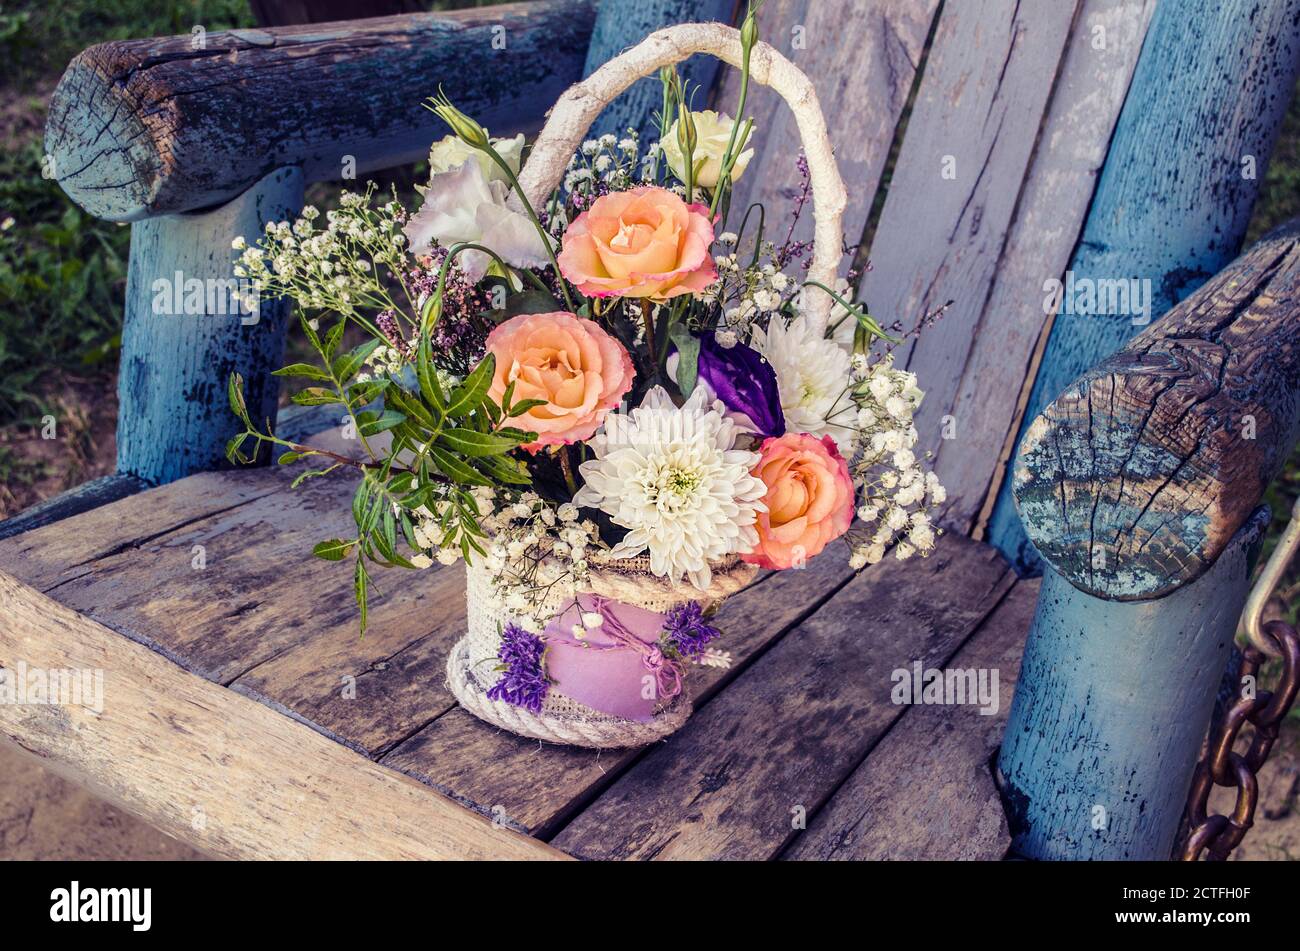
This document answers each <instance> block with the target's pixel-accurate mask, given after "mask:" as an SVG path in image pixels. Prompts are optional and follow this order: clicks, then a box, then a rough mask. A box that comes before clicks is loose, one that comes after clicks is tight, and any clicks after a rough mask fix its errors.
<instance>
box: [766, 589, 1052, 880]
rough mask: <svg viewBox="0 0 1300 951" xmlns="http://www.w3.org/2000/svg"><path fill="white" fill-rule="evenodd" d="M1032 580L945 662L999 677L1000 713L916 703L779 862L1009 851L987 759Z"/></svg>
mask: <svg viewBox="0 0 1300 951" xmlns="http://www.w3.org/2000/svg"><path fill="white" fill-rule="evenodd" d="M1039 586H1040V582H1039V581H1037V580H1032V581H1022V582H1020V583H1018V584H1017V585H1016V586H1015V587H1014V588H1012V589H1011V591H1010V592H1008V594H1007V596H1006V597H1005V598H1004V599H1003V601H1002V603H1001V604H999V605H998V607H997V609H996V610H995V611H994V612H993V613H992V614H991V615H990V616H989V617H988V619H987V620H985V622H984V623H983V624H982V625H981V626H980V628H979V630H977V631H976V632H975V633H974V634H972V635H971V637H970V640H969V641H967V642H966V643H965V644H964V645H962V648H961V650H960V651H958V652H957V654H956V655H955V656H954V657H953V658H952V659H951V660H950V661H949V662H948V664H947V667H948V668H949V669H953V668H957V669H960V670H963V671H965V670H975V671H977V672H978V671H980V670H985V671H994V670H995V671H997V673H998V688H999V692H998V707H997V710H996V712H994V713H991V714H988V715H985V714H984V713H982V712H981V709H980V707H979V706H978V705H974V704H969V703H968V704H966V705H961V706H937V705H936V706H918V707H916V708H915V709H911V710H908V711H907V713H906V714H904V716H903V718H902V719H901V720H899V721H898V723H896V724H895V725H894V726H893V728H892V729H891V730H890V731H889V732H888V733H886V734H885V736H884V738H883V739H881V741H880V742H879V743H878V744H877V745H876V747H875V749H873V750H872V751H871V754H870V755H869V756H868V757H867V759H866V760H865V761H864V762H863V763H862V765H860V766H859V767H858V768H857V769H856V770H854V771H853V774H852V775H851V776H850V777H849V778H848V779H847V780H845V782H844V785H843V786H841V787H840V788H839V789H838V790H836V792H835V795H834V796H833V797H832V799H831V801H830V802H829V803H827V804H826V806H825V807H824V808H823V809H822V810H821V811H820V812H819V813H817V815H816V817H815V818H814V819H813V820H812V821H811V822H810V823H809V824H808V830H807V831H806V832H801V833H799V834H798V836H797V838H795V840H794V841H793V842H792V843H791V845H790V847H789V848H788V849H787V850H786V851H785V852H784V853H782V855H781V857H782V858H783V859H799V860H818V861H827V860H835V861H844V860H852V861H860V860H877V859H897V860H909V859H916V860H930V861H935V860H966V861H996V860H998V859H1001V858H1002V857H1003V856H1004V855H1006V852H1007V849H1008V848H1009V847H1010V845H1011V834H1010V832H1009V831H1008V829H1007V821H1006V816H1005V814H1004V812H1003V808H1002V799H1001V797H1000V796H999V795H998V791H997V787H996V786H995V785H994V781H993V771H992V766H991V762H992V758H993V754H994V753H995V752H997V749H998V746H999V744H1001V742H1002V731H1003V729H1004V728H1005V726H1006V723H1007V714H1008V713H1009V712H1010V710H1011V696H1012V693H1013V691H1014V690H1015V686H1016V675H1017V673H1018V672H1019V670H1020V655H1021V653H1022V652H1023V651H1024V648H1025V636H1026V634H1027V633H1028V631H1029V623H1030V621H1031V620H1032V619H1033V616H1034V604H1035V602H1036V601H1037V599H1038V589H1039Z"/></svg>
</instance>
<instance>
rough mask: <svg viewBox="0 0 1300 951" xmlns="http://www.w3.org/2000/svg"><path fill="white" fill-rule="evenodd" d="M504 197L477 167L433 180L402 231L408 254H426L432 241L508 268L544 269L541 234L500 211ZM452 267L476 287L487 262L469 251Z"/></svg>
mask: <svg viewBox="0 0 1300 951" xmlns="http://www.w3.org/2000/svg"><path fill="white" fill-rule="evenodd" d="M507 193H508V188H507V186H506V184H505V183H504V182H499V181H491V182H490V181H488V180H487V179H486V178H484V177H483V169H482V168H481V167H480V166H479V164H478V163H477V162H472V161H466V162H465V163H464V164H462V165H460V166H459V167H458V168H456V169H454V170H452V171H450V172H443V173H442V174H440V175H435V176H433V178H432V179H431V180H430V181H429V187H428V189H427V190H426V191H425V193H424V205H423V207H421V208H420V210H419V212H418V213H417V214H415V215H413V216H412V217H411V220H410V221H408V222H407V223H406V227H405V228H403V229H402V231H403V233H404V234H405V235H406V237H407V240H409V241H410V242H411V251H412V253H414V254H421V253H423V252H425V251H428V250H429V248H430V246H431V245H432V243H433V242H434V241H437V242H438V243H439V244H441V245H443V246H444V247H451V246H452V245H454V244H459V243H461V242H471V243H473V244H481V245H483V246H484V247H486V248H491V249H492V250H493V251H495V252H496V253H497V254H498V255H500V256H501V259H502V260H503V261H505V262H506V263H507V264H509V265H512V266H513V267H528V268H541V267H545V266H546V265H547V264H549V263H550V257H549V256H548V254H547V251H546V246H545V245H544V244H543V243H542V236H541V234H540V233H539V232H538V230H537V228H536V227H534V225H533V223H532V221H530V220H529V218H528V217H527V216H526V215H523V214H521V213H519V212H517V211H514V210H512V209H510V208H508V207H506V195H507ZM548 240H552V239H548ZM456 262H457V263H458V264H459V265H460V266H461V268H462V270H464V271H465V274H466V276H467V277H468V278H469V279H470V280H471V281H478V280H480V279H482V277H483V275H484V274H486V273H487V269H488V265H489V264H491V263H492V259H491V258H490V257H489V256H488V255H486V254H484V253H483V252H482V251H474V250H470V251H463V252H461V253H460V254H459V255H457V257H456Z"/></svg>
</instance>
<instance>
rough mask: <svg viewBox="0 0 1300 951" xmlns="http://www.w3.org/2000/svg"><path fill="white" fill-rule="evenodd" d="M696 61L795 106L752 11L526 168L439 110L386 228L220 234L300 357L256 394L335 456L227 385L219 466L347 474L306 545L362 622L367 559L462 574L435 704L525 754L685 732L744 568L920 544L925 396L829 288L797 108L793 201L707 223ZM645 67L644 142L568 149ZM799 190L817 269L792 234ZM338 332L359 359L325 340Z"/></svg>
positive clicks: (722, 197) (705, 136)
mask: <svg viewBox="0 0 1300 951" xmlns="http://www.w3.org/2000/svg"><path fill="white" fill-rule="evenodd" d="M686 29H690V30H691V31H692V32H689V33H684V32H682V31H683V30H686ZM665 36H667V37H669V40H665V39H664V37H665ZM684 37H689V38H690V39H689V42H684V40H683V38H684ZM699 50H704V51H707V52H714V53H715V54H717V55H721V56H723V57H724V58H727V59H728V60H729V61H731V62H733V63H734V64H736V65H738V67H739V68H740V69H741V70H742V77H743V79H742V86H741V90H742V91H741V96H740V103H739V108H738V110H737V111H738V115H743V114H744V110H745V105H746V97H747V90H748V87H749V83H750V80H751V78H754V79H756V80H757V81H761V82H766V83H768V84H770V85H772V86H773V87H774V88H777V89H778V91H780V92H782V94H783V95H786V97H787V99H789V100H791V101H792V104H793V102H794V99H793V97H792V96H791V95H790V94H789V92H790V87H791V86H792V85H797V81H798V80H800V79H802V81H803V83H805V84H807V80H806V77H803V75H802V73H799V72H798V70H797V69H795V68H794V67H793V66H792V65H791V64H789V63H788V61H786V60H784V59H783V58H782V57H780V54H778V53H777V52H776V51H775V50H772V49H771V48H770V47H768V46H766V45H765V44H760V43H758V42H757V26H756V23H755V20H754V17H753V14H752V12H751V14H750V16H749V17H748V18H747V19H746V21H745V23H744V26H743V28H742V29H741V30H739V31H736V30H733V29H730V28H728V27H723V26H721V25H718V24H710V25H707V26H704V25H693V26H692V27H690V28H681V27H679V28H673V29H670V30H669V31H664V32H663V33H660V34H655V35H654V36H652V37H651V38H650V39H648V40H647V41H646V43H644V44H642V46H640V47H637V48H636V49H634V50H633V51H630V52H629V53H625V54H624V55H623V56H622V57H620V58H619V59H617V60H614V61H613V62H611V63H610V64H607V66H606V67H604V68H603V69H602V70H601V71H598V72H597V73H596V74H595V75H593V77H591V78H590V79H589V80H587V81H586V82H585V83H583V84H581V87H582V88H580V89H578V94H576V95H575V94H573V93H572V91H571V94H568V95H566V96H565V97H564V98H562V99H561V101H560V103H559V104H558V105H557V107H556V109H555V111H554V115H553V116H552V119H551V121H550V123H549V124H548V126H547V129H546V131H544V132H543V133H542V136H541V137H540V138H539V139H538V141H537V143H535V145H534V146H533V149H532V151H531V156H530V157H529V159H528V164H527V165H525V156H526V155H528V154H529V149H528V145H527V143H526V142H525V139H524V137H523V136H522V135H520V136H516V137H514V138H511V139H500V138H493V137H491V136H490V135H489V133H488V132H487V130H485V129H484V128H482V127H481V126H480V125H479V124H478V123H477V122H475V121H474V120H473V119H472V118H470V117H469V116H466V115H464V114H463V113H461V112H460V111H459V110H457V109H456V108H455V106H454V105H453V104H452V103H451V102H449V101H448V100H447V99H446V98H439V99H437V100H434V101H432V102H431V103H430V108H432V109H433V111H434V112H436V113H437V115H438V116H439V117H441V118H442V119H443V120H444V121H445V122H446V123H447V124H448V125H449V126H450V127H451V129H452V134H451V135H449V136H447V137H446V138H444V139H442V140H441V141H439V142H436V143H434V145H433V147H432V149H431V151H430V155H429V164H430V172H431V177H430V179H429V183H428V185H427V186H426V187H424V188H422V189H420V191H421V193H422V194H421V197H422V204H421V205H420V207H419V208H418V210H416V211H415V212H414V213H408V211H407V209H406V208H405V207H403V205H402V203H401V202H399V201H398V200H397V197H396V193H394V194H393V195H392V196H386V198H381V197H380V196H378V195H377V193H376V192H377V190H376V188H375V186H373V185H371V186H370V187H369V188H368V189H367V190H366V191H365V192H364V193H362V194H349V193H345V194H343V196H342V198H341V201H340V207H338V208H337V210H333V211H329V212H327V213H326V214H325V215H324V216H323V219H324V220H323V221H322V220H321V217H322V216H321V215H320V214H319V213H318V212H317V211H316V210H315V209H313V208H310V207H308V208H305V209H304V210H303V212H302V215H301V217H300V218H299V219H298V220H296V221H294V222H292V223H290V222H279V223H272V224H268V225H267V228H266V234H265V235H263V236H261V237H260V238H259V239H258V240H257V241H256V242H255V243H251V244H250V243H248V242H246V241H245V240H244V239H242V238H240V239H236V240H235V242H234V247H235V248H236V250H237V251H240V252H241V254H240V256H239V259H238V264H237V268H236V273H237V274H238V275H239V276H241V277H246V278H247V279H249V280H251V282H252V283H253V284H254V286H255V287H256V288H257V290H259V291H260V292H262V293H264V294H269V295H272V296H286V297H289V298H292V299H293V300H294V301H295V302H297V304H298V305H299V306H300V311H301V323H302V329H303V332H304V333H305V335H306V338H307V340H308V341H309V342H310V345H311V347H312V349H313V350H314V351H315V353H316V354H317V356H318V360H317V361H316V362H315V363H311V364H307V363H295V364H293V365H290V366H286V367H284V368H283V369H282V370H280V371H278V373H279V374H280V375H283V376H287V377H295V378H300V379H303V380H304V381H305V382H306V386H305V387H304V388H303V389H301V390H300V391H299V392H297V393H296V394H295V395H294V396H293V400H294V401H295V402H296V403H299V404H307V405H333V406H337V407H338V409H339V411H340V413H341V414H343V415H344V418H345V419H346V420H347V422H348V429H349V430H350V431H352V432H355V437H356V439H357V440H358V443H359V455H358V456H357V457H356V458H353V457H351V456H348V455H345V454H340V453H335V452H332V451H326V450H324V449H321V448H313V447H311V446H307V445H300V444H297V443H292V442H288V441H285V440H282V439H280V438H278V437H277V436H276V435H275V434H274V432H272V431H271V429H270V428H269V426H268V427H266V428H262V427H259V426H258V425H257V424H255V423H254V422H253V421H252V420H251V419H250V418H249V415H248V412H247V409H246V408H245V404H244V402H243V397H242V392H241V381H240V380H239V379H238V377H232V379H231V382H230V394H229V395H230V401H231V405H232V407H233V409H234V411H235V413H236V414H237V415H238V416H239V418H240V419H241V420H242V422H243V424H244V430H243V431H242V432H241V433H239V434H238V435H236V436H235V437H234V438H233V439H232V440H231V442H230V445H229V453H228V454H229V456H230V458H231V459H232V460H234V461H249V460H250V458H251V457H252V456H253V455H255V454H256V451H257V450H258V449H261V448H263V447H264V446H266V445H268V444H269V445H271V446H277V447H280V448H281V449H283V450H285V451H284V452H283V454H282V455H281V456H280V457H279V461H280V462H281V463H296V462H299V461H303V462H306V463H311V464H317V463H319V464H318V465H313V466H312V467H311V468H307V469H306V470H305V471H303V472H302V474H301V475H300V476H299V480H302V479H306V478H311V477H318V476H323V475H325V474H327V473H330V472H333V471H335V470H337V469H340V468H344V467H346V468H349V469H352V470H358V471H359V472H360V476H361V478H360V482H359V484H358V486H357V490H356V494H355V496H354V499H353V503H352V512H353V515H354V518H355V525H356V530H355V533H354V534H353V535H352V536H351V537H348V538H338V539H329V540H325V541H322V542H320V544H318V545H317V546H316V548H315V554H316V555H318V556H319V557H321V558H324V559H327V560H332V561H338V560H343V559H347V558H351V559H353V561H354V579H355V588H356V596H357V601H358V604H359V606H360V614H361V623H362V629H363V631H364V627H365V623H366V604H367V594H368V592H369V590H370V589H371V587H372V572H373V571H374V568H375V566H382V567H396V568H402V569H410V570H419V569H423V568H428V567H430V566H431V565H432V564H433V563H434V562H438V563H440V564H444V565H446V564H451V563H453V562H455V561H457V560H461V559H463V560H464V561H465V562H466V563H467V564H468V566H469V569H468V570H469V594H470V633H469V636H468V637H467V638H466V640H465V641H464V642H462V644H461V645H458V648H457V650H456V651H454V652H453V657H452V659H451V663H450V664H449V677H450V679H451V681H452V685H453V689H455V690H456V692H457V696H458V697H460V698H461V700H462V702H463V703H465V704H466V705H467V706H468V707H470V709H472V710H473V711H474V712H476V713H478V714H479V715H480V716H484V717H486V718H488V719H492V720H493V721H494V722H499V723H502V724H503V725H505V726H507V727H508V728H510V729H514V730H516V731H517V732H521V733H526V734H528V735H533V736H542V737H544V738H549V739H560V740H563V741H566V742H577V743H584V744H586V745H595V746H600V745H629V744H631V743H634V742H645V741H647V740H648V739H651V738H653V737H655V736H658V735H662V734H663V733H664V732H667V731H668V730H670V729H672V728H673V727H675V725H676V724H677V723H679V722H680V720H681V719H682V718H683V714H682V713H681V710H682V709H683V707H685V709H686V712H689V706H688V705H686V704H685V703H684V697H685V693H684V689H683V677H684V674H685V672H686V669H687V666H688V665H689V664H692V663H697V664H707V665H725V664H727V663H728V655H727V654H726V653H725V652H723V651H722V650H720V649H719V647H718V644H717V638H718V635H719V632H718V631H717V629H716V628H715V627H714V626H713V625H712V624H711V617H712V611H713V610H714V609H715V608H716V605H717V603H718V602H719V601H720V600H721V598H722V597H724V596H725V595H726V594H728V593H731V592H733V591H735V590H737V589H738V588H739V587H741V586H743V585H744V584H745V583H747V582H748V581H749V580H751V579H752V577H753V575H754V573H755V572H756V571H757V570H759V569H771V570H786V569H791V568H799V567H802V566H803V565H804V564H805V563H806V561H807V559H809V558H812V557H815V556H816V555H818V554H819V553H821V552H822V550H823V549H824V548H826V546H827V545H828V544H829V543H830V542H831V541H833V540H834V539H837V538H840V537H845V538H847V540H848V552H849V557H850V558H851V561H852V564H853V565H854V566H855V567H861V566H864V565H867V564H870V563H873V562H876V561H879V560H880V559H881V558H883V557H885V555H886V553H887V551H889V550H890V549H891V548H892V551H893V554H894V556H895V557H897V558H900V559H902V558H908V557H911V556H913V555H925V554H926V553H927V552H929V551H930V550H931V549H932V548H933V546H934V541H935V529H934V528H933V526H932V524H931V521H930V517H929V515H928V514H927V513H928V510H929V509H930V508H932V507H933V506H935V505H937V504H938V503H941V502H942V501H943V500H944V492H943V488H942V486H941V485H940V484H939V483H938V481H937V479H936V478H935V476H934V474H933V473H930V472H927V471H926V470H925V468H924V466H923V465H922V460H920V459H918V458H917V455H916V454H915V452H914V446H915V444H916V441H917V433H916V429H915V428H914V426H913V424H912V414H913V412H914V411H915V410H916V408H917V406H918V405H919V403H920V402H921V398H922V392H921V390H920V389H918V387H917V381H916V379H915V377H914V376H913V375H912V374H910V373H908V372H906V371H904V370H901V369H898V368H896V367H895V366H894V365H893V362H892V358H891V356H890V351H891V349H892V347H893V345H894V344H895V343H897V338H896V337H892V336H890V335H889V333H887V331H886V329H885V328H883V327H882V326H881V325H880V324H879V323H877V322H876V321H875V320H874V319H873V318H872V317H871V316H870V315H869V314H868V313H867V311H866V309H865V307H863V306H861V305H858V304H854V303H851V302H850V300H849V296H850V293H851V292H850V291H849V290H848V286H849V285H848V282H847V281H846V280H842V279H837V277H836V269H837V267H838V264H839V261H840V259H841V258H842V257H843V255H844V247H843V240H842V237H841V235H840V234H839V211H840V208H838V207H835V204H836V201H835V199H836V186H838V189H839V193H840V196H841V200H840V202H839V205H840V207H842V204H843V201H842V193H843V185H842V184H840V182H839V176H838V173H837V172H836V170H835V167H834V161H833V159H832V158H831V157H830V151H829V144H828V143H827V142H826V140H825V130H824V123H823V121H822V118H821V114H820V111H819V109H818V107H817V104H816V97H815V94H813V95H812V101H811V112H812V113H813V114H814V115H812V116H811V117H810V116H809V115H808V109H809V105H808V103H807V101H806V98H807V97H806V96H805V97H801V98H803V99H804V100H805V101H804V102H803V104H802V106H800V107H799V108H800V109H802V113H801V114H800V120H801V122H800V125H801V129H802V130H803V131H804V138H805V147H806V149H807V151H808V154H807V156H804V155H798V156H795V155H792V156H791V161H792V162H794V161H797V162H798V165H799V169H800V171H801V173H802V176H803V189H802V194H801V195H800V196H799V197H798V199H797V200H796V202H795V204H794V207H793V209H792V210H791V220H790V222H789V223H788V224H783V225H782V227H781V228H780V229H779V231H778V234H777V237H776V238H773V237H771V236H770V235H769V234H768V233H767V232H766V231H765V225H764V223H765V221H766V214H765V211H764V209H762V208H760V207H758V206H754V207H752V208H748V209H741V208H733V207H731V195H732V186H733V184H734V183H735V182H736V181H737V180H738V179H739V178H741V176H743V175H744V174H745V171H746V168H747V166H748V164H749V162H750V159H751V157H752V156H753V154H754V147H755V141H754V140H755V137H756V134H757V133H758V131H759V130H756V129H755V128H754V123H753V121H752V120H751V119H743V120H742V119H732V118H730V117H729V116H727V115H725V114H719V113H716V112H712V111H692V110H691V109H690V108H689V105H688V103H689V100H690V93H691V90H689V89H687V88H683V84H682V82H681V80H680V79H679V77H678V74H677V72H676V70H675V68H674V66H673V65H672V63H675V62H676V61H678V60H680V59H682V58H684V57H685V55H689V54H690V53H691V52H696V51H699ZM655 69H658V70H659V74H660V78H661V80H662V84H663V101H662V109H661V111H660V112H659V114H658V115H657V117H656V119H657V127H658V131H659V139H658V141H657V142H651V143H644V142H642V141H641V140H640V138H639V136H638V135H637V134H636V133H635V132H629V133H627V134H626V135H623V136H614V135H603V136H600V137H599V138H592V139H585V140H583V139H584V137H585V133H586V130H587V129H588V128H589V126H590V122H591V119H592V118H594V112H595V111H598V110H599V107H600V106H601V105H602V104H603V103H604V102H606V101H608V100H609V99H610V98H612V97H613V95H614V94H616V93H617V91H619V89H620V88H621V87H625V86H626V85H627V84H628V83H630V81H631V80H632V79H635V78H636V77H637V76H639V75H642V74H644V73H646V72H651V73H653V71H654V70H655ZM575 88H577V87H575ZM807 89H808V91H811V85H810V84H809V85H808V86H807ZM795 92H799V90H798V89H796V90H795ZM593 101H594V105H593V104H592V103H593ZM575 130H577V131H576V132H575ZM575 135H576V140H575ZM810 138H811V139H812V142H811V144H810V143H809V139H810ZM579 143H580V144H579ZM575 145H577V147H576V148H575V147H574V146H575ZM557 156H560V157H561V158H559V160H558V161H557V158H556V157H557ZM810 197H811V198H813V199H814V205H815V211H816V212H817V213H818V217H817V227H818V241H817V246H816V247H814V246H813V245H811V244H808V243H805V242H799V241H795V240H794V239H793V235H794V231H795V222H797V221H798V219H799V216H800V215H801V214H802V213H803V211H804V208H805V205H806V204H807V203H808V201H809V198H810ZM823 204H829V205H830V206H831V207H830V210H829V213H827V214H826V215H824V216H823V215H822V213H821V212H822V211H823V209H822V208H821V206H822V205H823ZM729 222H734V223H735V224H734V227H733V228H729V227H728V224H729ZM782 233H783V234H784V240H781V237H780V235H781V234H782ZM827 234H831V235H833V240H831V241H829V242H828V241H827V240H826V239H825V236H826V235H827ZM852 277H853V275H852V274H851V273H850V274H849V279H852ZM323 321H327V322H328V326H326V324H325V323H323ZM897 327H898V325H897V324H895V325H894V327H891V328H889V329H890V330H893V331H895V332H896V328H897ZM350 330H351V332H353V333H356V332H357V331H359V332H360V333H361V334H362V335H364V342H362V343H361V344H360V345H358V346H354V347H351V348H346V347H345V346H344V344H343V341H344V339H345V335H347V334H348V333H349V331H350ZM647 685H648V687H647ZM674 711H677V712H676V713H675V714H674Z"/></svg>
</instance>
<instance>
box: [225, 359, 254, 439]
mask: <svg viewBox="0 0 1300 951" xmlns="http://www.w3.org/2000/svg"><path fill="white" fill-rule="evenodd" d="M226 397H227V398H228V399H229V400H230V409H231V412H233V413H234V414H235V415H236V416H238V417H239V418H240V419H242V420H243V421H244V422H245V423H246V424H247V425H248V426H249V427H250V428H251V427H252V425H253V424H252V423H251V422H249V420H248V404H247V403H245V402H244V378H243V377H242V376H240V375H239V374H238V373H232V374H230V382H229V383H227V384H226Z"/></svg>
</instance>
